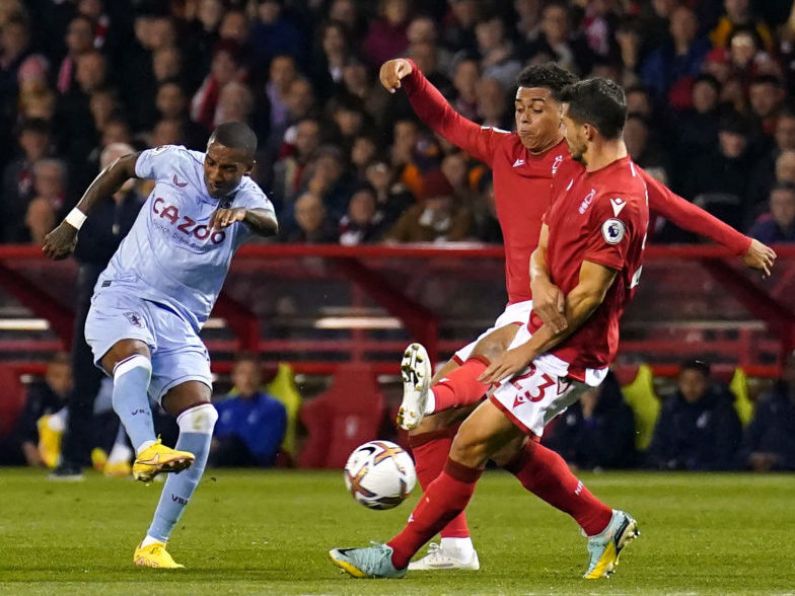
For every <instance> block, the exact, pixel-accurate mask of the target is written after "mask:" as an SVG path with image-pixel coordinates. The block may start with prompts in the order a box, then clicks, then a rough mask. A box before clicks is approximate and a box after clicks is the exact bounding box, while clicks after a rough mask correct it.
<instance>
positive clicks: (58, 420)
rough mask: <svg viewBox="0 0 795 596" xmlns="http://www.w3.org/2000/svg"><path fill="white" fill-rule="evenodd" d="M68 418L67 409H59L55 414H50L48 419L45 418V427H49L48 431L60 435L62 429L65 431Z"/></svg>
mask: <svg viewBox="0 0 795 596" xmlns="http://www.w3.org/2000/svg"><path fill="white" fill-rule="evenodd" d="M68 416H69V410H68V409H67V408H61V409H60V410H58V411H57V412H56V413H55V414H51V415H50V417H49V418H47V426H49V427H50V430H53V431H55V432H57V433H62V432H63V431H64V429H66V420H67V417H68Z"/></svg>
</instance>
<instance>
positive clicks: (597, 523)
mask: <svg viewBox="0 0 795 596" xmlns="http://www.w3.org/2000/svg"><path fill="white" fill-rule="evenodd" d="M561 99H562V100H563V102H564V106H565V109H564V114H563V123H564V125H565V129H566V133H565V134H566V142H567V144H568V146H569V148H570V150H571V152H572V156H573V157H574V158H575V159H577V160H579V161H581V162H582V163H583V164H584V165H585V167H584V168H582V169H580V171H579V172H578V173H577V174H576V175H575V176H573V177H571V179H570V180H568V181H567V182H566V183H565V184H564V185H560V189H561V190H560V192H559V194H558V196H557V197H555V199H556V200H555V202H554V204H553V206H552V207H551V208H550V210H549V211H548V212H547V215H546V216H545V222H544V224H543V225H542V228H541V234H540V238H539V243H538V247H537V248H536V250H535V251H534V252H533V256H532V259H531V261H532V272H531V275H532V280H533V282H534V284H536V283H538V282H540V283H542V284H547V285H549V286H555V287H557V288H559V289H560V291H561V293H562V295H563V308H562V309H561V310H562V312H561V317H562V318H563V320H564V322H565V324H563V325H559V326H556V328H553V327H552V326H550V325H547V324H545V323H544V322H543V321H542V320H541V319H540V318H539V317H538V316H537V315H536V314H535V313H532V314H531V315H530V316H529V317H528V318H527V320H526V321H524V324H523V325H522V326H521V327H520V328H519V330H518V332H517V333H516V334H515V337H514V338H513V340H512V342H511V345H510V349H508V350H507V351H505V352H504V353H502V354H501V355H499V356H498V357H497V358H495V359H494V360H493V361H492V362H491V364H490V365H489V366H488V367H487V368H486V370H485V371H484V373H483V374H482V375H481V380H483V381H484V382H486V383H489V384H493V387H494V389H493V392H492V393H491V396H490V398H489V399H487V400H486V401H484V402H482V403H481V404H480V405H479V406H478V407H477V408H476V409H475V410H474V412H472V413H471V414H470V415H469V416H468V417H467V418H466V420H465V421H464V423H463V424H462V425H461V427H460V428H459V430H458V432H457V434H456V435H455V438H454V440H453V444H452V447H451V449H450V454H449V457H448V460H447V463H446V464H445V467H444V470H443V471H442V473H441V474H440V475H439V476H438V477H437V478H436V479H435V480H434V481H433V482H431V483H430V484H429V485H428V487H427V488H426V490H425V494H424V496H423V497H422V498H421V499H420V502H419V503H418V505H417V506H416V508H415V509H414V511H413V512H412V514H411V516H410V517H409V522H408V524H407V525H406V527H405V528H404V530H403V531H402V532H401V533H399V534H398V535H397V536H395V537H394V538H393V539H392V540H390V541H389V542H388V543H387V544H383V545H374V546H371V547H369V548H358V549H333V550H332V551H331V552H330V555H331V558H332V560H333V561H334V563H335V564H336V565H337V566H339V567H340V568H342V569H343V570H345V571H346V572H348V573H350V574H351V575H353V576H355V577H401V576H403V575H404V574H405V572H406V568H407V567H408V563H409V560H410V559H411V557H412V556H414V554H415V553H416V552H417V551H418V550H419V549H420V548H421V547H422V545H423V544H425V542H427V541H428V540H429V539H430V538H432V537H433V536H434V535H435V534H436V533H437V532H438V531H440V530H441V529H442V528H443V527H444V526H445V525H446V524H447V522H448V521H449V520H451V519H453V518H454V517H455V516H456V515H459V514H460V513H461V512H462V511H463V510H464V509H465V507H466V506H467V503H468V502H469V500H470V498H471V496H472V494H473V492H474V489H475V484H476V482H477V480H478V478H479V477H480V475H481V473H482V471H483V468H484V466H485V464H486V462H487V461H488V460H489V459H493V458H495V456H497V455H498V454H499V453H500V452H501V451H502V452H504V451H505V450H511V449H513V446H515V445H522V444H523V440H524V438H525V437H527V436H536V437H538V436H540V435H541V432H542V431H543V428H544V426H545V425H546V424H547V422H549V420H551V419H552V418H554V417H555V416H557V415H558V414H560V413H561V412H563V411H564V410H565V409H566V408H567V407H568V406H569V405H571V404H572V403H573V402H574V401H576V400H577V399H578V397H579V395H580V394H581V392H582V391H583V390H584V389H586V388H587V387H596V386H598V385H599V384H600V383H601V382H602V381H603V380H604V377H605V375H606V373H607V368H608V366H609V365H610V363H611V362H612V361H613V359H614V358H615V355H616V352H617V349H618V322H619V319H620V317H621V314H622V313H623V311H624V308H625V306H626V304H627V303H628V301H629V300H630V298H631V296H632V294H633V291H634V288H635V287H636V286H637V284H638V281H639V279H640V272H641V264H642V256H643V250H644V247H645V243H646V233H647V228H648V222H649V208H648V189H647V186H646V182H645V179H644V177H643V176H642V175H641V172H640V169H639V168H637V167H636V166H635V165H634V164H633V163H632V161H631V159H630V158H629V157H628V154H627V150H626V145H625V144H624V141H623V138H622V131H623V127H624V122H625V119H626V100H625V98H624V92H623V90H622V89H621V88H620V87H619V86H618V85H617V84H615V83H613V82H612V81H609V80H607V79H591V80H587V81H582V82H580V83H576V84H574V85H571V86H569V87H567V88H565V89H564V90H563V92H562V96H561ZM539 447H540V445H538V444H537V443H535V442H533V441H530V442H528V443H526V444H524V445H523V446H522V447H520V448H518V449H516V450H515V453H514V457H513V458H512V460H511V461H510V462H509V464H508V465H506V466H505V467H506V469H508V470H509V471H510V472H512V473H513V474H514V475H516V477H517V478H518V479H519V480H520V482H522V484H523V485H524V486H525V487H526V488H528V489H529V490H531V492H534V493H535V494H537V495H539V496H542V498H544V495H545V494H547V495H550V494H552V493H555V492H557V493H560V494H565V493H568V494H566V498H565V499H563V500H561V498H560V494H558V495H557V496H555V497H554V498H555V499H556V500H557V506H558V507H559V508H561V509H562V510H564V511H566V512H568V513H570V515H572V517H574V518H575V519H576V520H577V522H578V523H579V524H580V526H581V527H582V529H583V531H584V533H585V534H586V536H588V552H589V564H588V568H587V570H586V572H585V577H586V578H588V579H598V578H603V577H608V576H609V575H610V574H611V573H613V571H614V570H615V566H616V564H617V563H618V557H619V554H620V553H621V550H622V549H623V548H624V546H625V545H626V544H627V543H628V542H629V541H630V540H632V539H633V538H635V537H636V536H637V534H638V530H637V523H636V522H635V520H634V519H633V518H632V517H631V516H630V515H629V514H627V513H625V512H623V511H619V510H613V509H611V508H610V507H608V506H607V505H605V504H604V503H602V502H600V501H599V500H598V499H596V498H595V497H594V496H593V495H592V494H590V492H589V491H588V490H587V489H586V488H585V487H584V486H582V483H579V482H578V484H577V486H576V487H571V488H572V489H573V490H570V491H569V489H566V490H563V491H562V490H561V489H562V488H563V487H561V486H559V485H558V484H559V481H560V480H561V479H563V480H564V481H568V480H570V479H573V480H575V481H576V478H574V477H573V476H570V478H567V477H560V476H558V477H555V476H546V477H545V476H543V475H540V474H539V469H538V461H537V459H536V457H535V452H536V450H537V449H538V448H539ZM539 481H540V483H539Z"/></svg>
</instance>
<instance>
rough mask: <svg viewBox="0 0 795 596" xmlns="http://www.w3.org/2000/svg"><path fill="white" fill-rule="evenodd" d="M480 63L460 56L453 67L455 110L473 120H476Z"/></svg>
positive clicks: (453, 103)
mask: <svg viewBox="0 0 795 596" xmlns="http://www.w3.org/2000/svg"><path fill="white" fill-rule="evenodd" d="M479 78H480V65H479V64H478V61H477V60H475V59H474V58H467V57H465V58H460V59H459V60H458V61H457V62H455V63H454V67H453V87H454V88H455V93H456V95H455V99H454V100H453V101H452V106H453V108H455V111H456V112H458V113H459V114H461V115H462V116H464V117H465V118H468V119H470V120H473V121H477V120H478V117H479V116H478V80H479Z"/></svg>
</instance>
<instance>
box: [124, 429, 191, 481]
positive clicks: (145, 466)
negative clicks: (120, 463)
mask: <svg viewBox="0 0 795 596" xmlns="http://www.w3.org/2000/svg"><path fill="white" fill-rule="evenodd" d="M195 459H196V456H194V455H193V454H192V453H189V452H187V451H177V450H176V449H172V448H171V447H166V446H165V445H163V443H162V442H161V441H160V439H157V441H155V442H154V443H153V444H152V445H149V447H147V448H146V449H144V450H143V451H141V453H139V454H138V457H136V458H135V463H134V464H133V467H132V474H133V478H135V479H136V480H140V481H141V482H151V481H152V479H153V478H154V477H155V476H157V475H158V474H161V473H164V472H180V471H182V470H184V469H185V468H189V467H190V466H191V464H192V463H193V461H194V460H195Z"/></svg>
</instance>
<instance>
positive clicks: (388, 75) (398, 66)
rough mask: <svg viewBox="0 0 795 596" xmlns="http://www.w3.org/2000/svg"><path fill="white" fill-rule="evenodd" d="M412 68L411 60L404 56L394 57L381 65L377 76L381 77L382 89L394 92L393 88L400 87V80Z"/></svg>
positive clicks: (408, 73) (407, 74)
mask: <svg viewBox="0 0 795 596" xmlns="http://www.w3.org/2000/svg"><path fill="white" fill-rule="evenodd" d="M413 70H414V69H413V68H412V67H411V62H409V61H408V60H406V59H405V58H396V59H394V60H388V61H386V62H384V63H383V64H382V65H381V71H380V72H379V73H378V77H379V78H380V79H381V84H382V85H383V86H384V89H386V90H387V91H389V92H390V93H394V92H395V90H397V89H400V80H401V79H403V78H404V77H407V76H409V75H410V74H411V72H412V71H413Z"/></svg>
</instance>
